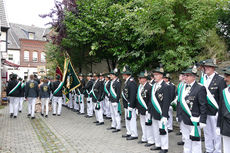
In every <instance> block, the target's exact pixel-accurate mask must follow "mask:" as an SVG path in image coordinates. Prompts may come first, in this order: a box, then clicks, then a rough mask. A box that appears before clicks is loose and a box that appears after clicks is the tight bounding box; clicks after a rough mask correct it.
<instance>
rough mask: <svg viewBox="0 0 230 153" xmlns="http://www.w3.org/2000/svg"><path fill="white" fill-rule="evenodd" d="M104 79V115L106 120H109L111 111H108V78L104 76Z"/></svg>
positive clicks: (106, 75)
mask: <svg viewBox="0 0 230 153" xmlns="http://www.w3.org/2000/svg"><path fill="white" fill-rule="evenodd" d="M104 77H105V82H104V85H103V87H104V94H105V110H106V111H105V112H106V113H105V114H106V119H111V111H110V101H109V96H110V95H109V94H110V93H109V88H110V83H111V81H110V76H109V75H108V74H106V73H105V74H104Z"/></svg>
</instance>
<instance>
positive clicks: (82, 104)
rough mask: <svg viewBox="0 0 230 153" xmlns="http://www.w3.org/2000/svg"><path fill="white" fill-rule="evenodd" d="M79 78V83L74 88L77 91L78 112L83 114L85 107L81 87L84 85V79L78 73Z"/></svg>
mask: <svg viewBox="0 0 230 153" xmlns="http://www.w3.org/2000/svg"><path fill="white" fill-rule="evenodd" d="M79 79H80V81H81V85H80V86H79V87H78V88H77V89H76V90H77V91H78V93H79V95H78V100H79V106H80V114H81V115H82V114H85V107H84V105H85V104H84V94H83V91H84V90H83V89H84V87H85V79H84V78H83V74H82V73H80V74H79Z"/></svg>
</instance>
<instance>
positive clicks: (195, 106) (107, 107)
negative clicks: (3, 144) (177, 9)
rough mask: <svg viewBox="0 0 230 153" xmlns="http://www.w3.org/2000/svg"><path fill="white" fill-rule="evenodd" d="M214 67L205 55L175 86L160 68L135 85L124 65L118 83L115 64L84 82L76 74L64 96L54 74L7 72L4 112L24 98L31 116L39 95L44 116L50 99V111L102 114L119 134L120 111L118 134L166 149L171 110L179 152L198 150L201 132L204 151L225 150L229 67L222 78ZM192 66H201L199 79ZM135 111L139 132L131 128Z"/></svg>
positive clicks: (99, 120)
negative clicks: (22, 75) (176, 125)
mask: <svg viewBox="0 0 230 153" xmlns="http://www.w3.org/2000/svg"><path fill="white" fill-rule="evenodd" d="M216 67H217V65H215V64H214V62H213V60H211V59H207V60H205V61H202V62H200V64H199V65H198V68H197V66H193V67H191V68H188V69H187V70H185V71H182V72H181V73H180V75H179V85H178V87H177V88H176V86H175V85H174V84H173V83H172V82H171V77H170V74H169V73H166V72H165V71H164V69H163V68H162V67H158V68H156V69H154V71H153V72H152V73H148V72H147V71H143V72H140V74H138V82H139V84H137V82H136V80H135V79H134V78H133V76H132V72H131V70H130V68H129V67H128V66H125V67H124V68H123V70H122V71H121V75H122V79H123V81H124V85H123V86H122V81H121V80H120V79H119V78H118V76H119V71H118V69H114V70H112V71H111V72H110V73H88V74H87V76H86V79H87V81H85V79H84V76H83V74H79V80H80V81H81V86H79V87H77V88H75V89H73V90H72V91H71V92H70V93H69V95H66V94H63V93H64V92H65V91H64V89H63V86H62V85H63V84H62V82H61V81H60V76H59V75H57V76H56V80H55V81H52V80H51V79H48V78H46V77H45V78H44V79H43V80H42V82H41V83H40V82H38V81H37V80H36V79H35V78H34V76H33V75H31V76H30V80H29V81H27V82H23V81H22V79H17V76H16V75H12V76H11V80H10V81H9V84H8V87H7V95H8V97H9V100H10V116H11V117H14V118H16V117H17V115H18V112H21V111H22V106H23V101H24V98H25V99H26V100H28V117H31V119H34V118H35V103H36V99H37V98H40V99H41V102H42V111H41V115H42V116H45V117H48V112H49V102H50V101H52V110H53V115H58V116H60V115H61V110H62V105H64V106H66V107H67V108H69V109H72V110H73V111H76V112H78V114H79V115H83V114H85V117H86V118H92V117H93V115H94V114H95V118H96V120H95V121H94V123H95V124H96V125H97V126H100V125H103V124H104V119H106V120H111V126H110V127H108V128H107V130H111V131H112V132H113V133H119V132H120V131H121V121H122V116H121V115H122V114H124V120H125V128H126V133H125V134H124V135H122V138H125V139H126V140H127V141H131V140H136V139H138V137H139V136H140V137H139V138H140V141H138V144H145V146H146V147H150V150H159V151H160V153H166V152H168V149H170V148H169V135H168V134H169V133H170V132H172V131H173V110H175V111H176V121H177V122H178V123H179V127H180V132H179V133H177V135H182V140H181V141H180V142H178V143H177V144H178V145H183V152H184V153H201V152H202V145H201V139H202V137H201V135H202V131H203V133H204V140H205V143H204V144H205V152H206V153H221V152H224V153H229V152H230V147H228V146H227V145H228V144H230V67H228V68H225V69H224V70H223V73H224V77H222V76H220V75H219V74H218V73H217V72H216V71H215V68H216ZM198 69H200V70H201V77H200V81H199V82H198V81H197V80H199V78H198V77H199V75H198ZM63 99H64V100H63ZM121 100H122V101H121ZM121 104H122V106H121ZM85 106H86V113H85ZM122 108H123V110H124V111H122ZM138 116H139V118H140V121H139V122H140V125H141V133H138V130H137V118H138ZM222 142H223V144H222ZM222 146H223V147H222Z"/></svg>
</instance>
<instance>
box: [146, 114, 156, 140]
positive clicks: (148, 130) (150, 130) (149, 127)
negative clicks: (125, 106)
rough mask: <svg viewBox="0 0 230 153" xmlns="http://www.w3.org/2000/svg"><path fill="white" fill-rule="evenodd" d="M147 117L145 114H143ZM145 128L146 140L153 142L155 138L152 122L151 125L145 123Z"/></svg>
mask: <svg viewBox="0 0 230 153" xmlns="http://www.w3.org/2000/svg"><path fill="white" fill-rule="evenodd" d="M145 117H147V115H145ZM145 129H146V135H147V142H148V143H149V144H154V143H155V139H154V133H153V124H152V125H145Z"/></svg>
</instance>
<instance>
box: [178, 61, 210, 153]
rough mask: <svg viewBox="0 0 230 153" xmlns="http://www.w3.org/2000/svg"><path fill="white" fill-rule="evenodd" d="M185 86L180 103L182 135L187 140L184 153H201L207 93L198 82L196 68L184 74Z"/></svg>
mask: <svg viewBox="0 0 230 153" xmlns="http://www.w3.org/2000/svg"><path fill="white" fill-rule="evenodd" d="M184 75H185V84H184V85H183V87H182V89H181V91H180V95H179V96H178V99H179V100H178V101H179V102H180V106H181V120H182V121H181V122H182V123H181V124H183V127H184V128H182V129H181V130H182V134H183V135H184V138H185V143H184V153H191V152H194V153H201V152H202V149H201V139H200V136H201V132H200V129H201V128H204V127H205V126H206V119H207V99H206V96H207V93H206V89H205V87H204V86H202V85H200V84H198V83H197V82H196V76H198V75H197V69H196V66H194V67H193V68H189V69H187V70H186V71H185V72H184Z"/></svg>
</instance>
